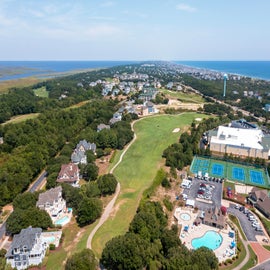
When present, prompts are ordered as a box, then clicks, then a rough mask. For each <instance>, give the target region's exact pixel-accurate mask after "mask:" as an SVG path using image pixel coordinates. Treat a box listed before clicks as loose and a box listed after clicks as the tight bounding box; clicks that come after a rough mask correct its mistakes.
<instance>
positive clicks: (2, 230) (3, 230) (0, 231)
mask: <svg viewBox="0 0 270 270" xmlns="http://www.w3.org/2000/svg"><path fill="white" fill-rule="evenodd" d="M5 234H6V222H4V223H3V224H2V226H1V227H0V239H2V237H3V236H4V235H5Z"/></svg>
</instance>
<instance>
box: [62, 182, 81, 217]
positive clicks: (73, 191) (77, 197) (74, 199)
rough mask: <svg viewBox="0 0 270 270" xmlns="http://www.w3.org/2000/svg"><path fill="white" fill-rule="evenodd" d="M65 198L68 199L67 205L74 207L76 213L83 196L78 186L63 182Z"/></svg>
mask: <svg viewBox="0 0 270 270" xmlns="http://www.w3.org/2000/svg"><path fill="white" fill-rule="evenodd" d="M62 188H63V198H64V199H65V200H66V203H67V206H68V207H72V208H73V212H74V213H75V214H76V213H77V210H78V208H79V204H80V203H81V201H82V199H83V196H82V194H81V193H80V190H79V189H78V188H75V187H72V186H71V185H69V184H65V183H63V184H62Z"/></svg>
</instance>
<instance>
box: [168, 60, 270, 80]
mask: <svg viewBox="0 0 270 270" xmlns="http://www.w3.org/2000/svg"><path fill="white" fill-rule="evenodd" d="M173 62H174V63H176V64H180V65H185V66H189V67H195V68H202V69H207V70H214V71H218V72H224V73H228V74H236V75H240V76H245V77H250V78H255V79H262V80H268V81H269V80H270V61H188V60H187V61H173Z"/></svg>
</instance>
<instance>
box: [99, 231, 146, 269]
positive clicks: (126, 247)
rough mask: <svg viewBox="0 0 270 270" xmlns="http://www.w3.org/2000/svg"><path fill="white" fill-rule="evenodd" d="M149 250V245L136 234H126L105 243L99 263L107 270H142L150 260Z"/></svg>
mask: <svg viewBox="0 0 270 270" xmlns="http://www.w3.org/2000/svg"><path fill="white" fill-rule="evenodd" d="M149 249H150V244H149V243H148V242H147V241H146V240H144V239H142V238H141V237H140V236H139V235H138V234H134V233H127V234H126V235H122V236H118V237H115V238H113V239H112V240H110V241H109V242H107V244H106V246H105V248H104V250H103V252H102V256H101V260H100V261H101V263H102V265H103V266H104V267H105V268H106V269H108V270H116V269H122V270H124V269H129V270H138V269H144V268H146V266H147V262H148V261H149V258H150V252H149Z"/></svg>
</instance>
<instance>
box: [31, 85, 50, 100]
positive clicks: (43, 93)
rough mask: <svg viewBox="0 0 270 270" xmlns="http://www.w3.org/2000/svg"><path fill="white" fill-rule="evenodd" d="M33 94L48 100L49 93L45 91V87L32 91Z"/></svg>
mask: <svg viewBox="0 0 270 270" xmlns="http://www.w3.org/2000/svg"><path fill="white" fill-rule="evenodd" d="M34 93H35V95H36V96H38V97H43V98H48V97H49V91H47V90H46V86H42V87H40V88H37V89H34Z"/></svg>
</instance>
